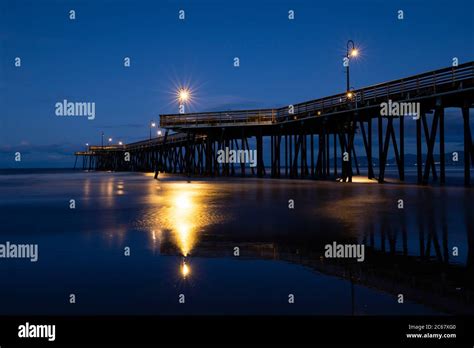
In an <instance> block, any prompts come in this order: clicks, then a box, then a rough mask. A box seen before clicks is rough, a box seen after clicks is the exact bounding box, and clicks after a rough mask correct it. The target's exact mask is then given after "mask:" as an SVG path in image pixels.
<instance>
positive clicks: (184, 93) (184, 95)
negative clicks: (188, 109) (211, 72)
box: [178, 88, 191, 103]
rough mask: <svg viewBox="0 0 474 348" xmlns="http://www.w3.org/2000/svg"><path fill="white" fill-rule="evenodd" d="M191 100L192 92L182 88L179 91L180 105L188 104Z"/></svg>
mask: <svg viewBox="0 0 474 348" xmlns="http://www.w3.org/2000/svg"><path fill="white" fill-rule="evenodd" d="M190 99H191V92H190V90H189V89H187V88H180V89H179V90H178V101H179V102H180V103H186V102H187V101H188V100H190Z"/></svg>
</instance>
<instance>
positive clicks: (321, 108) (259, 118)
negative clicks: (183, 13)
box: [160, 62, 474, 128]
mask: <svg viewBox="0 0 474 348" xmlns="http://www.w3.org/2000/svg"><path fill="white" fill-rule="evenodd" d="M473 86H474V62H468V63H464V64H461V65H459V66H457V67H449V68H443V69H439V70H434V71H430V72H426V73H422V74H418V75H414V76H410V77H407V78H402V79H398V80H393V81H389V82H384V83H380V84H376V85H373V86H369V87H365V88H361V89H358V90H351V91H350V94H349V93H340V94H336V95H332V96H329V97H325V98H320V99H315V100H310V101H308V102H303V103H298V104H294V105H293V108H290V107H288V106H285V107H281V108H278V109H258V110H242V111H222V112H199V113H188V114H168V115H160V126H161V127H164V128H166V127H169V128H172V127H178V128H179V127H192V126H218V125H232V124H239V125H242V124H259V125H264V124H272V123H277V122H284V121H288V120H291V119H297V118H302V117H311V116H314V117H318V116H322V115H325V116H326V115H327V114H329V113H332V112H335V111H341V110H345V109H353V108H354V106H355V107H358V106H359V107H360V106H365V105H374V104H375V103H380V102H382V101H384V100H388V99H393V100H401V99H413V98H417V97H424V96H432V95H436V94H439V93H443V92H449V91H454V90H458V89H463V88H472V87H473Z"/></svg>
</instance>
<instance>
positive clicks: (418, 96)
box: [75, 61, 474, 186]
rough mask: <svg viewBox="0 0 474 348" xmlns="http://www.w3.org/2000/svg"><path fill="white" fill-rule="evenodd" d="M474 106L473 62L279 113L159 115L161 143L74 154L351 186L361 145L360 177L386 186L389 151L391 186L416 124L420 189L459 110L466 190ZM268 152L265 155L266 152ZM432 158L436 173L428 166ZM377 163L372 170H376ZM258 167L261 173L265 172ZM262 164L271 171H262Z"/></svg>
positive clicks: (130, 166)
mask: <svg viewBox="0 0 474 348" xmlns="http://www.w3.org/2000/svg"><path fill="white" fill-rule="evenodd" d="M393 103H400V104H401V103H405V104H408V103H410V105H416V106H418V107H419V112H418V113H416V114H414V115H404V114H400V115H390V114H388V115H383V114H384V113H382V112H381V107H382V105H393ZM473 104H474V62H472V61H471V62H468V63H464V64H460V65H458V66H453V67H447V68H443V69H438V70H433V71H428V72H425V73H421V74H418V75H414V76H409V77H405V78H401V79H398V80H394V81H389V82H385V83H380V84H376V85H373V86H369V87H364V88H360V89H357V90H350V91H348V92H345V93H340V94H336V95H332V96H328V97H324V98H320V99H315V100H310V101H307V102H303V103H297V104H293V105H286V106H283V107H281V108H276V109H255V110H239V111H222V112H199V113H183V114H166V115H160V127H161V128H163V129H164V130H165V132H164V135H163V136H160V137H158V138H154V139H150V140H144V141H140V142H135V143H129V144H124V145H113V146H90V147H89V148H88V150H87V151H82V152H76V153H75V155H76V164H75V166H76V165H77V160H78V158H79V157H81V158H82V168H83V169H87V170H112V171H154V172H155V177H157V175H158V173H159V172H166V173H179V174H185V175H188V176H192V175H199V176H237V175H239V176H248V175H254V176H255V175H256V176H258V177H272V178H280V177H286V178H294V179H297V178H300V179H338V180H340V181H344V182H351V181H352V177H353V175H355V174H357V175H361V172H362V168H361V166H360V163H359V162H360V161H358V156H359V158H360V156H361V154H360V153H359V154H357V153H356V149H355V146H354V143H355V140H356V139H357V137H359V139H361V140H362V143H363V149H364V152H363V154H362V155H363V156H365V157H366V159H367V168H364V169H365V172H364V173H363V174H364V175H367V178H368V179H374V180H375V179H376V180H377V181H378V182H379V183H384V182H386V180H385V172H386V167H387V161H388V154H389V150H390V148H392V149H393V152H394V156H395V160H396V168H397V170H398V179H399V180H400V181H401V182H403V181H404V180H405V128H406V124H405V123H407V122H415V123H416V126H415V132H416V168H417V183H418V184H420V185H426V184H428V183H432V182H439V183H440V184H441V185H443V184H445V182H446V151H445V138H446V135H448V134H450V133H449V132H450V131H451V130H450V129H447V128H446V127H445V109H446V108H457V109H459V110H460V123H462V127H463V144H464V146H463V153H462V155H460V159H462V160H463V165H464V184H465V186H470V185H471V173H470V171H471V167H474V148H473V142H472V132H471V129H470V120H469V111H470V108H472V107H473ZM251 139H252V141H254V142H255V144H256V150H257V154H258V155H257V165H256V167H255V168H253V167H252V168H251V167H248V166H246V165H245V163H240V164H238V165H235V164H234V163H220V162H219V161H218V160H217V157H218V156H217V154H218V151H219V150H225V149H226V148H228V149H231V150H237V151H238V150H250V146H249V140H251ZM265 142H269V146H264V143H265ZM435 149H438V152H439V167H438V166H437V163H436V162H435V155H434V154H435ZM375 158H377V162H378V163H377V164H376V163H374V162H376V161H375ZM265 159H266V161H267V163H265ZM268 162H269V163H268Z"/></svg>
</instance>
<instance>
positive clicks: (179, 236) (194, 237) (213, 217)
mask: <svg viewBox="0 0 474 348" xmlns="http://www.w3.org/2000/svg"><path fill="white" fill-rule="evenodd" d="M156 185H157V183H156V182H155V183H154V184H152V185H150V188H149V194H148V195H147V200H148V203H149V205H150V206H151V207H152V208H151V209H150V210H149V211H148V212H147V213H146V215H145V216H144V220H143V222H144V224H145V225H146V227H147V228H148V229H149V231H150V232H151V233H150V234H151V236H150V237H151V238H150V239H151V242H152V243H153V241H155V240H156V235H155V232H154V231H155V230H159V231H160V234H161V233H166V234H169V236H170V239H169V241H170V242H171V243H172V245H174V246H175V247H176V248H178V250H179V253H180V254H181V255H182V256H184V257H186V256H189V255H190V253H191V251H192V250H193V248H194V247H195V246H196V243H197V241H198V237H199V233H200V231H202V230H204V229H205V228H206V227H207V226H210V225H212V224H215V223H217V222H218V221H220V220H221V219H222V216H221V215H218V214H216V211H215V209H213V207H212V205H211V203H210V201H211V199H215V197H216V195H218V193H217V192H216V191H215V188H213V187H212V185H209V184H208V183H204V182H194V183H188V182H167V183H166V184H165V185H161V187H162V190H160V191H157V190H156ZM165 239H166V237H165ZM160 242H161V241H160ZM165 242H166V240H164V241H163V243H165ZM165 244H166V243H165ZM165 244H164V245H165ZM165 249H166V246H165ZM162 250H163V249H162ZM168 251H170V249H166V251H164V252H168ZM181 273H182V275H184V273H186V274H188V273H189V266H188V265H187V264H186V263H183V264H182V266H181Z"/></svg>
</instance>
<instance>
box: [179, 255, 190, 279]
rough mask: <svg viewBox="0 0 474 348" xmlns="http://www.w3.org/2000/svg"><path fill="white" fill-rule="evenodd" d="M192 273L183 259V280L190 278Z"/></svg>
mask: <svg viewBox="0 0 474 348" xmlns="http://www.w3.org/2000/svg"><path fill="white" fill-rule="evenodd" d="M190 272H191V269H190V268H189V266H188V265H187V264H186V260H184V259H183V262H182V263H181V274H182V276H183V278H186V276H188V275H189V273H190Z"/></svg>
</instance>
